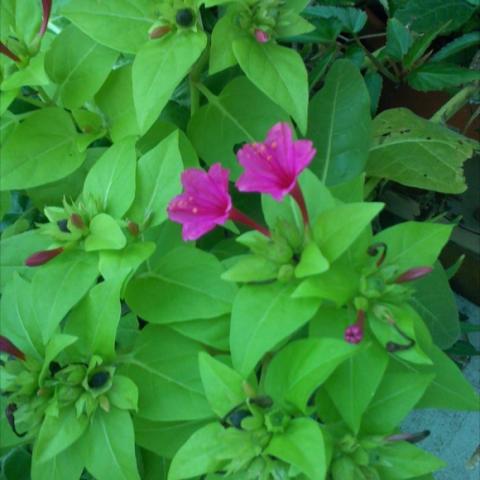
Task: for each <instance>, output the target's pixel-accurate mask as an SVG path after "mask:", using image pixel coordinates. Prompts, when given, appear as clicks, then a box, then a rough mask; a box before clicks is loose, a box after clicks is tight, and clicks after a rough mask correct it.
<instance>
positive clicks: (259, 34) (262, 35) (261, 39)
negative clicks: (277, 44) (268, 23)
mask: <svg viewBox="0 0 480 480" xmlns="http://www.w3.org/2000/svg"><path fill="white" fill-rule="evenodd" d="M255 39H256V40H257V42H258V43H267V42H268V41H269V40H270V36H269V35H268V33H267V32H265V31H264V30H260V29H259V28H257V29H256V30H255Z"/></svg>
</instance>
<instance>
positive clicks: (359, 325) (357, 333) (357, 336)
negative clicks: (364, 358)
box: [344, 310, 365, 344]
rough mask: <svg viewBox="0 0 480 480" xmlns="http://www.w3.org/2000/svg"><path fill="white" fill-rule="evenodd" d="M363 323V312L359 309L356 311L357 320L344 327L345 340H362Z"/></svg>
mask: <svg viewBox="0 0 480 480" xmlns="http://www.w3.org/2000/svg"><path fill="white" fill-rule="evenodd" d="M364 325H365V312H364V311H363V310H359V311H358V312H357V321H356V322H355V323H354V324H353V325H350V326H349V327H347V328H346V329H345V335H344V338H345V341H346V342H348V343H353V344H357V343H360V342H361V341H362V340H363V327H364Z"/></svg>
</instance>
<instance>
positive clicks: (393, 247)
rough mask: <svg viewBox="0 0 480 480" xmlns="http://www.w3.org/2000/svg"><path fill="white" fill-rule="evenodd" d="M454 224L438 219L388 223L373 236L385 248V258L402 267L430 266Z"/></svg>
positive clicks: (391, 263)
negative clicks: (389, 224)
mask: <svg viewBox="0 0 480 480" xmlns="http://www.w3.org/2000/svg"><path fill="white" fill-rule="evenodd" d="M452 229H453V227H452V226H451V225H442V224H438V223H421V222H404V223H400V224H398V225H394V226H393V227H389V228H387V229H385V230H383V231H382V232H380V233H379V234H377V235H375V237H373V241H374V242H384V243H386V245H387V248H388V251H387V256H386V259H385V262H386V263H387V264H389V265H396V266H398V268H399V270H400V271H401V272H402V271H405V270H408V269H410V268H414V267H420V266H433V264H434V263H435V260H436V259H437V258H438V256H439V255H440V252H441V251H442V249H443V247H444V246H445V244H446V243H447V242H448V239H449V237H450V234H451V233H452Z"/></svg>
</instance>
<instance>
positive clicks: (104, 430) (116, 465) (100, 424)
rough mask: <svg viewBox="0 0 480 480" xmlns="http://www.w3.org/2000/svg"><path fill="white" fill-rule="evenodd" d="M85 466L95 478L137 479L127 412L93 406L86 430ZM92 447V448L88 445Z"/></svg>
mask: <svg viewBox="0 0 480 480" xmlns="http://www.w3.org/2000/svg"><path fill="white" fill-rule="evenodd" d="M89 444H90V448H89V449H88V456H87V458H86V462H85V467H86V468H87V470H88V471H89V472H90V473H91V474H92V475H93V476H94V477H95V478H96V479H98V480H110V479H113V478H115V479H118V480H139V479H140V476H139V474H138V469H137V461H136V458H135V438H134V432H133V424H132V419H131V418H130V414H129V413H128V412H126V411H124V410H119V409H118V408H112V409H110V411H109V412H108V413H106V412H104V411H103V410H101V409H100V408H99V409H97V411H96V413H95V416H94V417H93V420H92V422H91V424H90V429H89ZM92 447H94V448H92Z"/></svg>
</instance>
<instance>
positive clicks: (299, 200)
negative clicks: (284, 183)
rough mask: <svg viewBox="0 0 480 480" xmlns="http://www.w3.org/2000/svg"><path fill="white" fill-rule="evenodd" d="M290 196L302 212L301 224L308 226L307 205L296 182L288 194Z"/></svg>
mask: <svg viewBox="0 0 480 480" xmlns="http://www.w3.org/2000/svg"><path fill="white" fill-rule="evenodd" d="M290 195H291V196H292V198H293V199H294V200H295V201H296V202H297V204H298V206H299V207H300V211H301V212H302V217H303V223H304V224H305V225H308V224H309V223H310V221H309V218H308V211H307V205H306V204H305V198H304V196H303V193H302V190H301V189H300V185H298V182H297V183H296V184H295V187H293V190H292V191H291V192H290Z"/></svg>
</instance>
